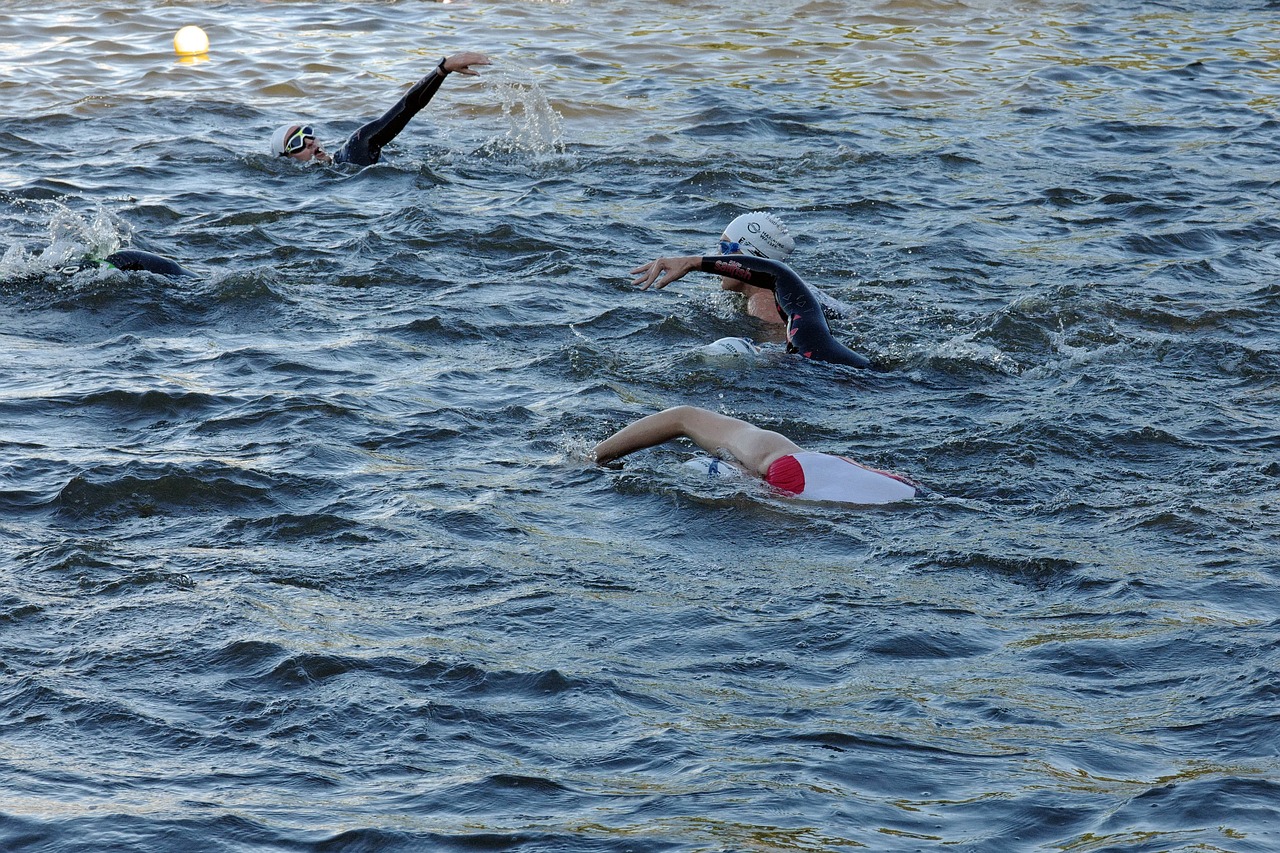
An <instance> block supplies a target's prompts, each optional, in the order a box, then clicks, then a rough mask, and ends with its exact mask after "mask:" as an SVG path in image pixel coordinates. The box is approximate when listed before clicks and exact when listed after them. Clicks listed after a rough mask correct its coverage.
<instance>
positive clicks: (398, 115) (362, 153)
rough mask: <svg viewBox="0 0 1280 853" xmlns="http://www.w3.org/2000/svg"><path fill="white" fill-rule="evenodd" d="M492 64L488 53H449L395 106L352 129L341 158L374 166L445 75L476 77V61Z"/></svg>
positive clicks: (340, 152)
mask: <svg viewBox="0 0 1280 853" xmlns="http://www.w3.org/2000/svg"><path fill="white" fill-rule="evenodd" d="M491 64H492V63H491V62H490V61H489V57H487V56H485V55H484V54H483V53H476V52H474V51H463V52H462V53H455V54H454V55H453V56H446V57H445V58H444V59H442V60H440V64H439V65H437V66H436V67H435V68H433V69H432V70H431V73H430V74H428V75H427V76H425V77H423V78H422V79H421V80H419V81H418V82H417V83H414V84H413V87H412V88H411V89H409V91H408V92H406V93H405V94H404V96H403V97H402V98H400V100H398V101H396V103H395V106H393V107H392V108H391V109H389V110H387V111H386V112H385V113H383V114H382V115H381V116H380V117H379V118H376V119H374V120H373V121H371V122H369V123H367V124H365V125H363V126H362V127H360V128H359V129H358V130H356V131H355V132H354V133H352V134H351V136H349V137H348V138H347V141H346V142H345V143H344V144H343V146H342V149H341V150H340V151H339V152H338V155H337V160H338V162H342V163H351V164H353V165H356V166H371V165H373V164H374V163H376V162H378V160H379V159H380V158H381V156H382V149H383V147H384V146H386V145H387V144H388V143H390V142H391V140H393V139H395V138H396V137H397V136H399V135H400V131H402V130H404V129H405V126H406V125H408V124H409V120H410V119H412V118H413V117H414V116H416V115H417V114H418V113H419V112H421V111H422V109H423V107H425V106H426V105H427V104H429V103H430V102H431V99H432V98H433V97H435V94H436V92H437V91H439V89H440V84H441V83H443V82H444V78H445V77H447V76H448V75H450V74H463V75H466V76H468V77H474V76H476V75H478V74H479V73H480V72H478V71H475V70H473V69H472V66H473V65H491Z"/></svg>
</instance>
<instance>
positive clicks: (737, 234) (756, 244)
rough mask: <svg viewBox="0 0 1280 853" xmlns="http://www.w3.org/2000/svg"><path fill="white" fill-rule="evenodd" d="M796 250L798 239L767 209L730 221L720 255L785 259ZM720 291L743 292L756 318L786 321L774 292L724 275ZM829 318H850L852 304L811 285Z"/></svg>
mask: <svg viewBox="0 0 1280 853" xmlns="http://www.w3.org/2000/svg"><path fill="white" fill-rule="evenodd" d="M795 249H796V241H795V239H794V238H793V237H792V236H791V232H790V231H789V230H788V229H787V226H786V224H785V223H783V221H782V220H781V219H779V218H778V217H777V216H776V215H774V214H772V213H769V212H767V211H764V210H756V211H752V212H751V213H744V214H742V215H741V216H739V217H737V218H736V219H734V220H733V221H732V222H730V223H729V224H728V225H727V226H726V227H725V229H724V233H723V234H721V235H720V254H722V255H736V254H745V255H755V256H756V257H757V258H772V259H773V260H775V261H785V260H786V259H787V258H789V257H791V253H792V252H794V251H795ZM720 289H721V290H731V291H733V292H735V293H741V294H742V295H743V296H744V297H746V300H747V313H748V314H750V315H751V316H752V317H755V318H756V319H757V320H762V321H764V322H766V323H769V324H770V325H778V324H781V323H784V322H785V320H784V319H782V318H781V317H779V316H778V308H777V305H776V304H775V302H774V298H773V292H772V291H768V290H765V289H764V288H760V287H752V286H751V285H749V284H744V283H743V282H740V281H737V280H736V279H732V278H726V277H722V278H721V279H720ZM809 289H810V290H812V291H813V295H814V296H816V297H817V299H818V302H819V303H820V304H821V306H822V310H823V313H824V314H825V315H826V316H827V317H828V318H832V317H835V318H839V317H847V316H849V315H850V314H851V313H852V311H851V310H850V308H849V306H847V305H845V304H843V303H841V302H840V301H839V300H838V299H833V298H832V297H830V296H828V295H827V294H825V293H823V292H822V291H821V290H819V289H818V288H816V287H810V288H809Z"/></svg>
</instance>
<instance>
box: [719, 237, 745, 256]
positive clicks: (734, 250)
mask: <svg viewBox="0 0 1280 853" xmlns="http://www.w3.org/2000/svg"><path fill="white" fill-rule="evenodd" d="M741 251H742V247H741V246H739V245H738V243H737V242H736V241H733V240H721V241H720V254H722V255H736V254H738V253H739V252H741Z"/></svg>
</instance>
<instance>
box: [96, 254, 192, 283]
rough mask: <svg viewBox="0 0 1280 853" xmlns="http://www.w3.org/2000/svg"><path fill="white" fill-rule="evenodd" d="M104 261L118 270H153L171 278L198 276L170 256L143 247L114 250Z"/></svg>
mask: <svg viewBox="0 0 1280 853" xmlns="http://www.w3.org/2000/svg"><path fill="white" fill-rule="evenodd" d="M102 262H103V263H106V264H109V265H111V266H113V267H115V268H116V269H118V270H125V271H133V270H142V271H144V272H153V273H155V274H157V275H167V276H170V277H171V278H182V277H190V278H195V277H196V274H195V273H193V272H192V271H191V270H189V269H186V268H185V267H183V266H181V265H180V264H178V263H176V262H174V261H171V260H169V259H168V258H162V257H160V256H159V255H153V254H151V253H150V252H144V251H142V250H141V249H121V250H120V251H118V252H112V253H111V254H109V255H107V256H106V257H105V258H103V259H102Z"/></svg>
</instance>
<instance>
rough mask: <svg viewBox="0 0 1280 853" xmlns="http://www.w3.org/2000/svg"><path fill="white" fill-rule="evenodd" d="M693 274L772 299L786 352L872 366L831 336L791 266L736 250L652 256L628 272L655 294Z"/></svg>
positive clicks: (810, 294) (819, 308)
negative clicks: (726, 281) (717, 278)
mask: <svg viewBox="0 0 1280 853" xmlns="http://www.w3.org/2000/svg"><path fill="white" fill-rule="evenodd" d="M693 270H701V271H702V272H708V273H714V274H716V275H719V276H721V277H722V278H728V279H731V280H733V281H737V282H741V283H742V284H743V285H745V286H749V287H751V288H753V289H755V290H759V291H761V292H763V293H768V294H769V295H770V298H771V299H772V300H773V304H774V313H775V316H779V315H780V316H781V317H782V319H783V322H785V323H786V334H787V351H788V352H798V353H799V354H800V355H803V356H804V357H805V358H811V359H814V360H815V361H828V362H832V363H833V364H847V365H849V366H851V367H858V368H863V369H866V368H871V367H872V363H871V359H869V358H867V357H866V356H864V355H861V354H860V353H856V352H854V351H853V350H851V349H849V348H848V347H846V346H845V345H844V344H842V343H840V342H839V341H837V340H836V339H835V338H834V337H832V335H831V329H830V327H829V326H828V325H827V319H826V317H825V316H824V315H823V311H822V304H821V302H820V301H819V299H818V297H817V296H816V295H815V293H814V292H813V291H812V290H811V289H810V288H809V286H808V285H806V284H805V283H804V282H803V281H801V280H800V277H799V276H798V275H796V274H795V271H793V270H792V269H791V267H789V266H787V265H786V264H784V263H782V262H781V261H778V260H774V259H772V258H767V257H759V256H756V255H752V254H743V253H741V252H739V253H738V254H733V255H710V256H706V257H702V256H698V255H689V256H687V257H671V258H657V259H655V260H652V261H650V262H649V263H647V264H644V265H642V266H639V267H636V268H635V269H633V270H632V271H631V274H632V275H634V276H636V278H635V279H634V280H633V281H632V282H631V283H632V284H637V285H640V289H641V290H648V289H649V288H650V287H653V288H655V289H658V290H661V289H662V288H664V287H666V286H667V285H669V284H671V283H672V282H673V281H678V280H679V279H681V278H683V277H684V276H685V275H687V274H688V273H690V272H692V271H693ZM749 298H750V297H749Z"/></svg>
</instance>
